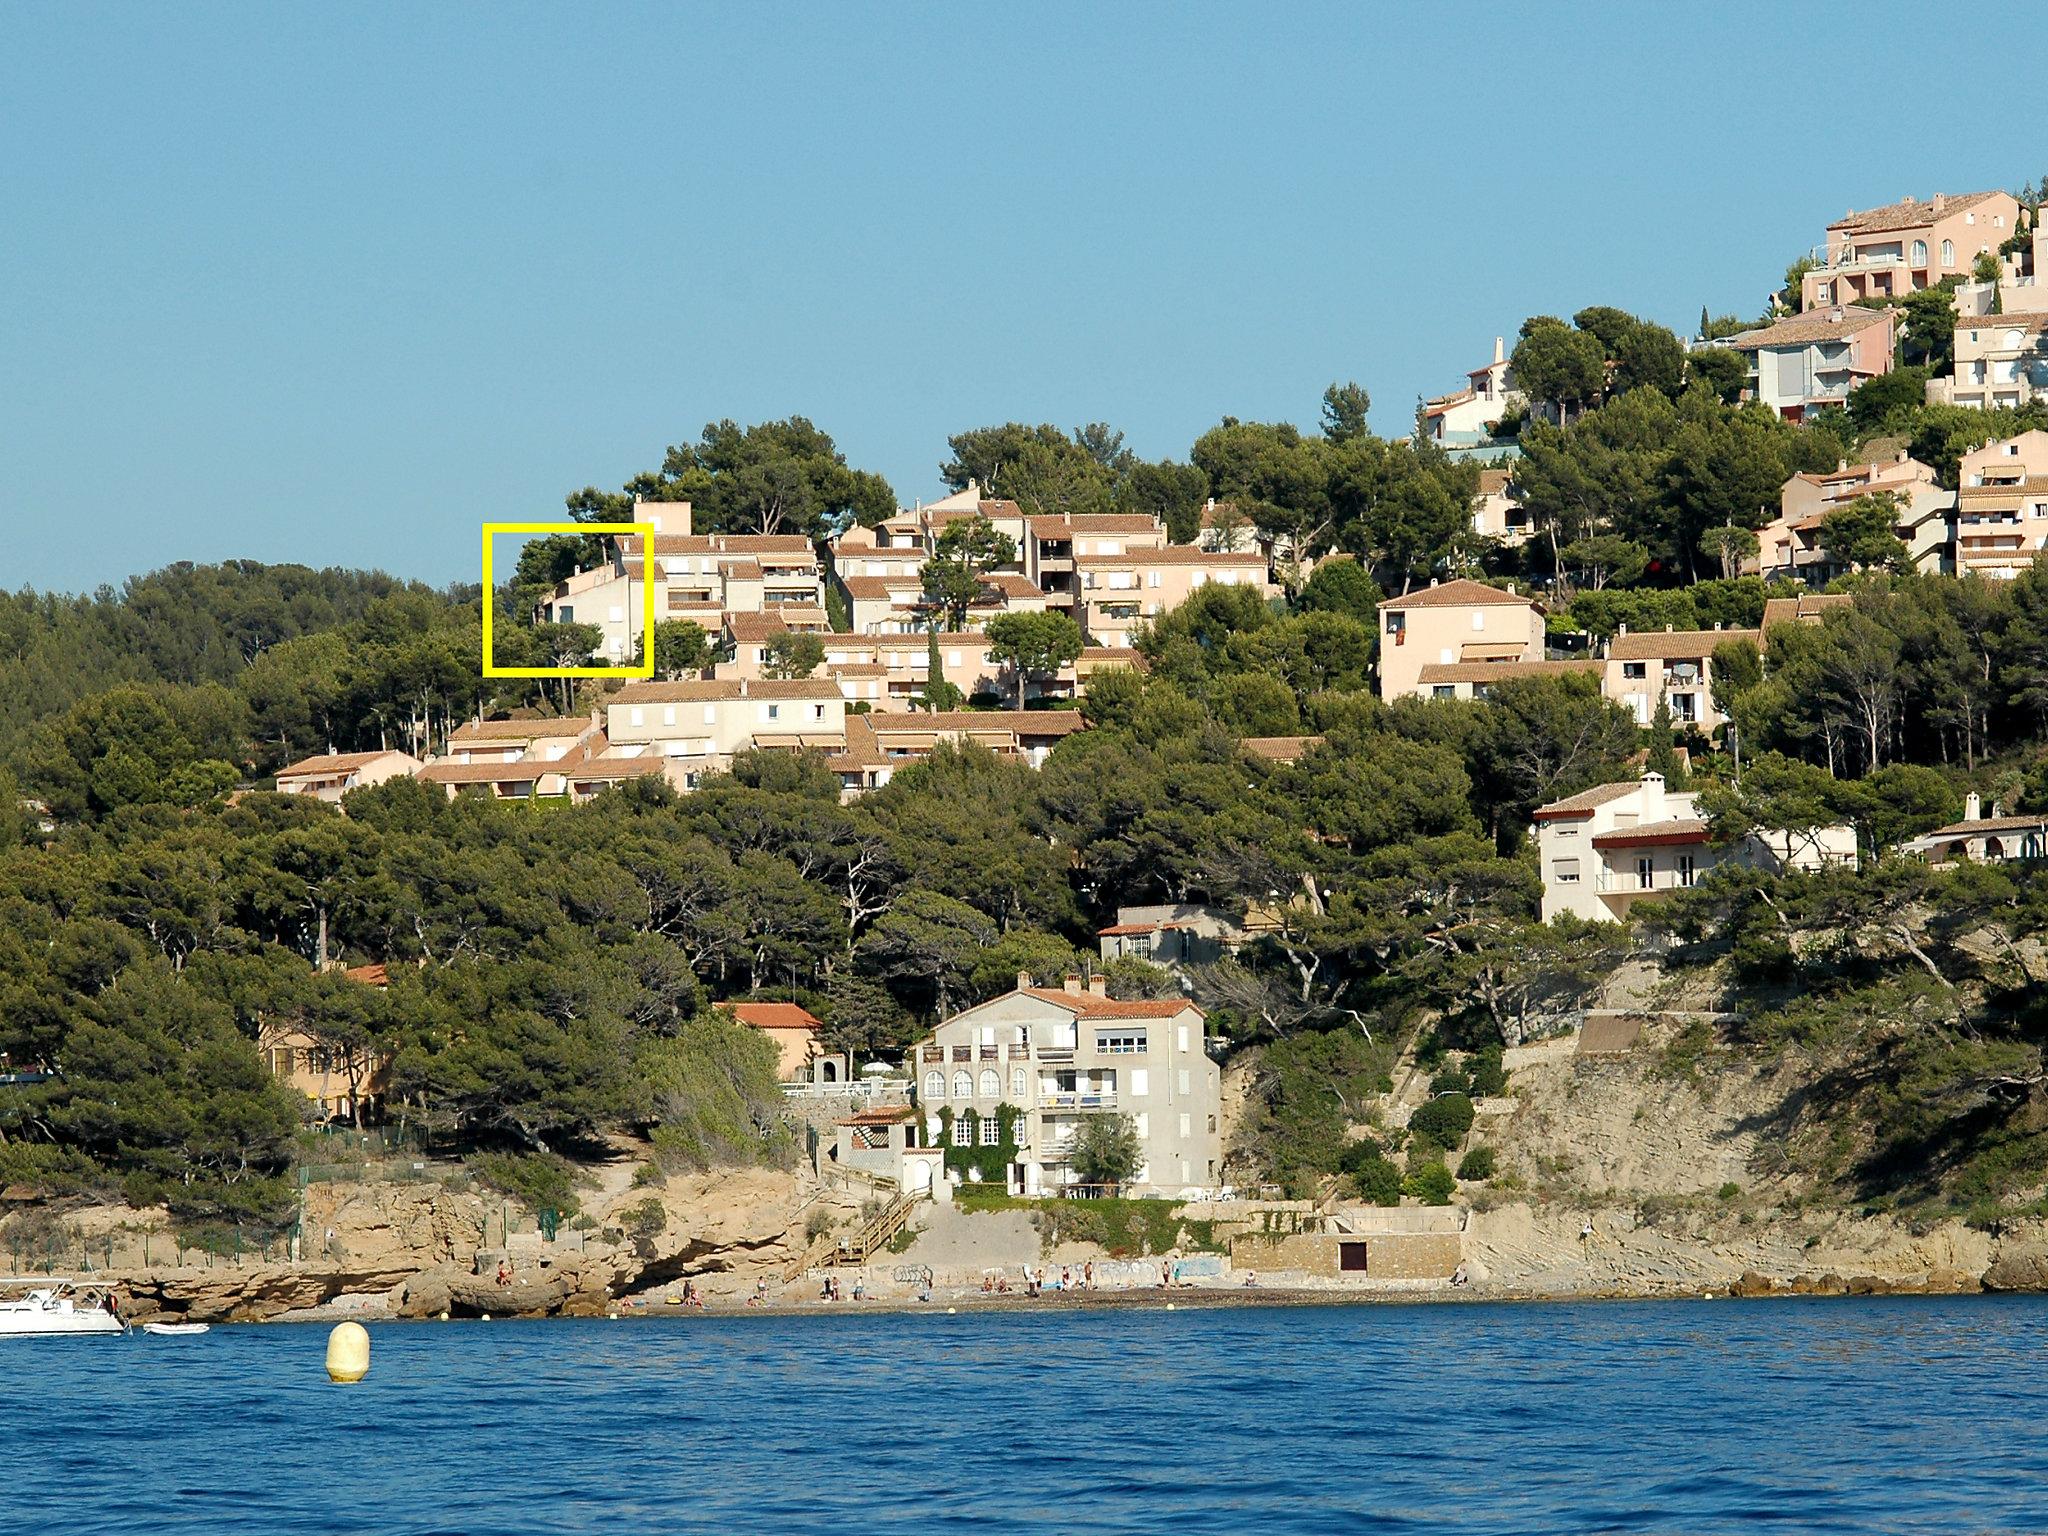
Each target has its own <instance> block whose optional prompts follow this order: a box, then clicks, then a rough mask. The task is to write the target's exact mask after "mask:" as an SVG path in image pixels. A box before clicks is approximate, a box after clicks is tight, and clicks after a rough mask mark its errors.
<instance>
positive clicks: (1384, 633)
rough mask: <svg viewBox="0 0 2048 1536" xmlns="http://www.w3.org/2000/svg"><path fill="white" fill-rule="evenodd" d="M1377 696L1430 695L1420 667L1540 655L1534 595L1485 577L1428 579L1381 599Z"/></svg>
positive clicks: (1510, 661)
mask: <svg viewBox="0 0 2048 1536" xmlns="http://www.w3.org/2000/svg"><path fill="white" fill-rule="evenodd" d="M1379 626H1380V697H1381V698H1383V699H1387V700H1393V699H1398V698H1401V697H1403V696H1405V695H1407V694H1420V695H1422V696H1423V697H1425V698H1427V697H1431V696H1432V689H1433V688H1434V687H1435V684H1431V685H1429V686H1427V687H1426V686H1424V684H1423V682H1422V669H1423V668H1424V667H1426V666H1449V665H1451V664H1453V663H1456V662H1486V663H1488V664H1513V663H1517V662H1531V661H1541V660H1542V659H1543V610H1542V608H1541V607H1539V606H1538V605H1537V603H1536V602H1535V600H1534V599H1533V598H1527V597H1524V596H1522V595H1521V594H1520V593H1519V592H1508V591H1505V590H1503V589H1502V588H1500V587H1489V586H1487V585H1486V584H1485V583H1484V582H1479V581H1468V580H1466V579H1464V578H1463V577H1460V578H1459V579H1458V580H1456V581H1446V582H1440V583H1439V582H1431V583H1430V584H1429V585H1428V586H1426V587H1422V588H1419V589H1418V590H1416V591H1414V592H1410V593H1408V594H1407V595H1406V596H1405V597H1394V598H1389V599H1388V600H1387V601H1385V602H1383V603H1381V604H1380V610H1379Z"/></svg>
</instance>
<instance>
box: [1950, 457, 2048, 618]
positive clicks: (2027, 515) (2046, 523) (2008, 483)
mask: <svg viewBox="0 0 2048 1536" xmlns="http://www.w3.org/2000/svg"><path fill="white" fill-rule="evenodd" d="M1959 478H1960V481H1961V488H1960V489H1959V490H1958V491H1957V492H1956V512H1955V519H1956V520H1955V568H1956V571H1957V573H1958V574H1959V575H1967V574H1971V573H1975V574H1976V575H1979V576H1985V577H1989V578H1991V579H1993V580H2001V581H2002V580H2010V579H2011V578H2012V577H2014V576H2017V575H2019V574H2020V573H2021V572H2022V571H2024V570H2026V569H2027V568H2028V567H2029V566H2031V565H2032V564H2033V563H2034V560H2035V557H2036V556H2038V555H2039V554H2040V553H2041V551H2042V550H2043V549H2044V548H2048V432H2042V431H2039V430H2036V431H2032V432H2022V433H2020V434H2019V435H2018V436H2017V437H2008V438H2000V439H1998V440H1996V441H1993V442H1989V443H1986V444H1985V445H1984V446H1983V447H1982V448H1978V449H1975V450H1973V451H1972V452H1970V453H1966V454H1964V455H1963V460H1962V465H1961V468H1960V474H1959Z"/></svg>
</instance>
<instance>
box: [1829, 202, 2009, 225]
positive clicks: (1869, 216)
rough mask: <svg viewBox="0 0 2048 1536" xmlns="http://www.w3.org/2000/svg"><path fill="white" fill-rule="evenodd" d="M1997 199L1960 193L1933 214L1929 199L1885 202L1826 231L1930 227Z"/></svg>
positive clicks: (1835, 222)
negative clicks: (1955, 214)
mask: <svg viewBox="0 0 2048 1536" xmlns="http://www.w3.org/2000/svg"><path fill="white" fill-rule="evenodd" d="M1996 196H1998V194H1997V193H1996V192H1963V193H1960V194H1958V195H1957V196H1954V197H1944V198H1943V199H1942V200H1941V211H1940V212H1939V213H1937V212H1936V211H1935V208H1934V203H1933V202H1932V201H1931V200H1930V201H1927V202H1921V201H1920V200H1919V199H1918V198H1912V197H1908V198H1901V199H1900V200H1899V201H1898V202H1896V203H1886V204H1885V205H1884V206H1883V207H1882V208H1865V209H1864V210H1863V211H1862V212H1860V213H1850V214H1845V215H1844V216H1843V217H1841V218H1839V219H1836V220H1835V221H1834V223H1832V224H1830V225H1829V226H1828V228H1829V229H1831V230H1832V229H1840V230H1845V231H1847V232H1848V233H1850V234H1852V235H1872V234H1879V233H1882V232H1884V231H1886V230H1893V229H1918V228H1921V227H1922V226H1924V225H1928V224H1932V223H1933V222H1934V221H1935V220H1936V219H1937V218H1941V219H1945V218H1947V217H1948V216H1949V215H1950V214H1952V213H1961V212H1963V211H1964V210H1965V209H1968V208H1974V207H1976V206H1977V204H1979V203H1981V202H1983V201H1985V200H1986V199H1987V198H1993V197H1996Z"/></svg>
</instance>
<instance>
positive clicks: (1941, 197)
mask: <svg viewBox="0 0 2048 1536" xmlns="http://www.w3.org/2000/svg"><path fill="white" fill-rule="evenodd" d="M1947 205H1948V195H1947V194H1946V193H1943V192H1937V193H1935V194H1934V211H1935V212H1936V213H1940V212H1941V210H1942V209H1943V208H1944V207H1946V206H1947Z"/></svg>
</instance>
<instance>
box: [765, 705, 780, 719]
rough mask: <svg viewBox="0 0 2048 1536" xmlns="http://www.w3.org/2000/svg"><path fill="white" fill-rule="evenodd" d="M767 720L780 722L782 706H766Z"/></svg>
mask: <svg viewBox="0 0 2048 1536" xmlns="http://www.w3.org/2000/svg"><path fill="white" fill-rule="evenodd" d="M768 718H769V719H770V720H780V719H781V718H782V706H781V705H780V704H770V705H769V706H768Z"/></svg>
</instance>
